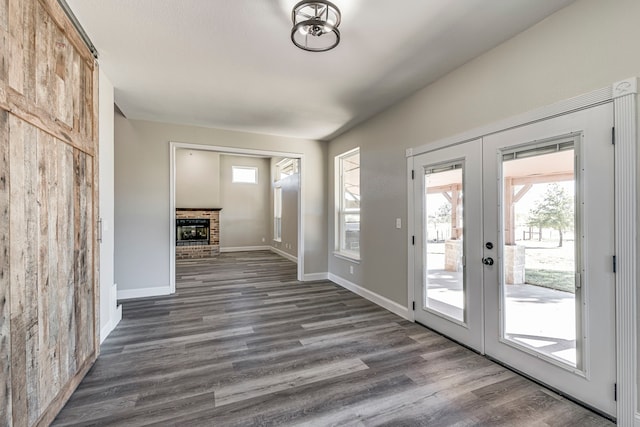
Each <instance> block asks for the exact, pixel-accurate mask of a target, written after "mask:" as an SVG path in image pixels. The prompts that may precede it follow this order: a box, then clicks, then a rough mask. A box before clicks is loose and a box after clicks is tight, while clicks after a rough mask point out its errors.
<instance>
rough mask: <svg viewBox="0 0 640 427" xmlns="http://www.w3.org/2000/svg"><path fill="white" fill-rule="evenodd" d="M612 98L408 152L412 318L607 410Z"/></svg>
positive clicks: (611, 343) (611, 365) (611, 339)
mask: <svg viewBox="0 0 640 427" xmlns="http://www.w3.org/2000/svg"><path fill="white" fill-rule="evenodd" d="M612 123H613V114H612V106H611V105H602V106H598V107H594V108H590V109H588V110H583V111H579V112H576V113H572V114H568V115H564V116H561V117H557V118H553V119H549V120H545V121H541V122H537V123H534V124H530V125H527V126H522V127H519V128H515V129H511V130H507V131H504V132H500V133H496V134H492V135H489V136H486V137H484V138H482V139H478V140H475V141H471V142H467V143H464V144H460V145H455V146H451V147H447V148H443V149H439V150H436V151H433V152H429V153H425V154H422V155H419V156H415V157H414V170H415V180H414V206H415V212H414V214H415V215H414V218H415V219H416V224H415V230H416V236H415V238H416V242H415V243H416V246H415V260H414V266H415V269H416V271H415V278H416V283H415V287H414V289H415V302H416V309H415V319H416V321H418V322H420V323H423V324H424V325H426V326H428V327H430V328H433V329H435V330H437V331H439V332H441V333H443V334H445V335H447V336H449V337H451V338H453V339H455V340H456V341H459V342H460V343H462V344H464V345H467V346H469V347H471V348H473V349H475V350H477V351H479V352H481V353H484V354H487V355H488V356H490V357H492V358H494V359H496V360H499V361H501V362H502V363H505V364H507V365H509V366H511V367H513V368H514V369H516V370H518V371H521V372H523V373H525V374H526V375H529V376H531V377H533V378H535V379H537V380H539V381H541V382H543V383H545V384H547V385H549V386H551V387H553V388H556V389H558V390H560V391H562V392H564V393H567V394H569V395H571V396H573V397H574V398H576V399H578V400H580V401H582V402H584V403H586V404H588V405H590V406H592V407H594V408H596V409H598V410H600V411H602V412H605V413H607V414H609V415H612V416H615V401H614V382H615V350H614V349H615V329H614V325H615V318H614V316H615V311H614V310H615V308H614V306H615V299H614V298H615V294H614V274H613V255H614V216H613V214H614V212H613V206H614V200H613V166H614V159H613V148H612V145H611V137H610V135H611V128H612Z"/></svg>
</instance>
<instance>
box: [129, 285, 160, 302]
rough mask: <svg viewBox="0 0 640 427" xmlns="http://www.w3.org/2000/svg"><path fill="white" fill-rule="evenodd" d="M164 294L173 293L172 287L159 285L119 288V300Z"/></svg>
mask: <svg viewBox="0 0 640 427" xmlns="http://www.w3.org/2000/svg"><path fill="white" fill-rule="evenodd" d="M162 295H171V287H169V286H159V287H157V288H141V289H119V290H118V300H122V299H134V298H149V297H158V296H162Z"/></svg>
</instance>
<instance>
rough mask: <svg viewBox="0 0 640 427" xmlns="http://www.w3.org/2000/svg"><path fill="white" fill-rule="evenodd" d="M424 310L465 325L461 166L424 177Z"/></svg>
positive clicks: (429, 172)
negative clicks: (426, 309)
mask: <svg viewBox="0 0 640 427" xmlns="http://www.w3.org/2000/svg"><path fill="white" fill-rule="evenodd" d="M424 179H425V189H426V195H425V209H424V212H425V218H424V224H425V234H426V235H425V236H424V241H425V248H426V251H425V257H426V259H425V269H424V271H425V272H426V277H425V279H424V283H425V292H424V296H425V301H424V304H425V307H427V308H429V309H431V310H434V311H437V312H439V313H441V314H444V315H445V316H448V317H452V318H454V319H456V320H458V321H460V322H464V319H465V316H464V283H465V281H464V265H463V264H464V263H463V253H464V251H463V227H462V218H463V210H462V205H463V198H462V165H461V164H456V165H451V166H448V167H446V168H439V170H437V171H434V170H428V171H426V174H425V177H424Z"/></svg>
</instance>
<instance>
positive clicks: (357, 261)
mask: <svg viewBox="0 0 640 427" xmlns="http://www.w3.org/2000/svg"><path fill="white" fill-rule="evenodd" d="M333 256H334V257H336V258H340V259H343V260H345V261H349V262H352V263H354V264H360V257H357V256H355V255H352V254H348V253H345V252H334V253H333Z"/></svg>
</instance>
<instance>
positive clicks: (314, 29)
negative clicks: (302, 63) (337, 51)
mask: <svg viewBox="0 0 640 427" xmlns="http://www.w3.org/2000/svg"><path fill="white" fill-rule="evenodd" d="M291 20H292V21H293V28H292V29H291V41H292V42H293V44H295V45H296V46H298V47H299V48H300V49H304V50H308V51H310V52H325V51H327V50H331V49H333V48H334V47H336V46H337V45H338V43H340V31H338V25H340V10H339V9H338V8H337V7H336V6H335V5H334V4H333V3H330V2H328V1H326V0H303V1H301V2H300V3H298V4H296V5H295V6H294V7H293V11H292V12H291Z"/></svg>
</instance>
